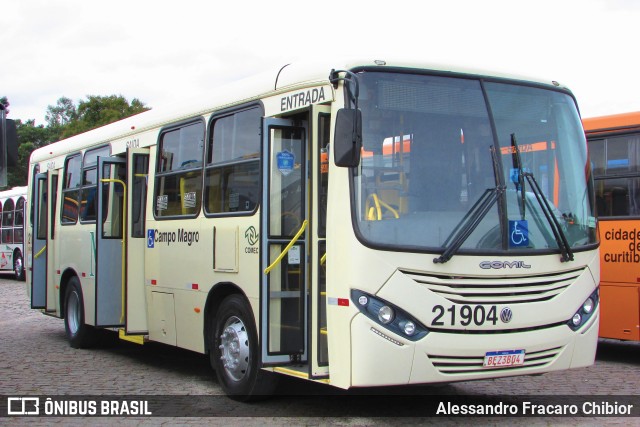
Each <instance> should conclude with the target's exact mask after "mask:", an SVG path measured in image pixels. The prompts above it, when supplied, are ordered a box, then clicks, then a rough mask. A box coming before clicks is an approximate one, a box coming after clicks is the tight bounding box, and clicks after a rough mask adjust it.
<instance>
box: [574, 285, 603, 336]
mask: <svg viewBox="0 0 640 427" xmlns="http://www.w3.org/2000/svg"><path fill="white" fill-rule="evenodd" d="M598 300H599V292H598V288H596V290H595V291H593V293H592V294H591V295H589V297H588V298H587V299H586V300H585V301H584V302H583V303H582V305H581V306H580V308H579V309H578V311H576V313H575V314H574V315H573V317H571V320H569V321H568V322H567V325H568V326H569V327H570V328H571V329H572V330H574V331H577V330H578V329H580V327H582V325H584V324H585V323H587V320H589V319H590V318H591V315H592V314H593V312H594V311H595V309H596V307H597V306H598Z"/></svg>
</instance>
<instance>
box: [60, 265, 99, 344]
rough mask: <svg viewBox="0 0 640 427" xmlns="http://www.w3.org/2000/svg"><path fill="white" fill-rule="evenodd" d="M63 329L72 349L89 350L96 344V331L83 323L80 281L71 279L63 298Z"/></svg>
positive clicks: (75, 278)
mask: <svg viewBox="0 0 640 427" xmlns="http://www.w3.org/2000/svg"><path fill="white" fill-rule="evenodd" d="M64 312H65V313H64V329H65V331H66V333H67V339H68V340H69V345H70V346H71V347H73V348H89V347H92V346H93V345H94V344H95V343H96V339H97V332H98V331H97V330H96V328H94V327H93V326H90V325H87V324H85V322H84V299H83V298H82V290H81V288H80V281H79V280H78V278H77V277H72V278H71V279H70V280H69V283H68V284H67V292H66V294H65V297H64Z"/></svg>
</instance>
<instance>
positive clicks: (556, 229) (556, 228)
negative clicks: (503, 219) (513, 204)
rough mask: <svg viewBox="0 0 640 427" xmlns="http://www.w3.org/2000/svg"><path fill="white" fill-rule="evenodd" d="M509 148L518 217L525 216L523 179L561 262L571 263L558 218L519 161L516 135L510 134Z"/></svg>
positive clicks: (570, 255)
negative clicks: (535, 201)
mask: <svg viewBox="0 0 640 427" xmlns="http://www.w3.org/2000/svg"><path fill="white" fill-rule="evenodd" d="M511 148H512V150H513V153H512V156H513V167H514V168H516V169H517V173H518V185H517V187H516V188H518V187H519V190H520V200H521V202H520V204H519V205H520V215H521V217H522V219H523V220H524V214H525V210H524V209H525V188H524V181H525V178H526V180H527V181H528V182H529V186H530V187H531V191H532V192H533V194H534V196H536V200H537V201H538V204H539V205H540V208H541V209H542V213H544V216H545V217H546V218H547V222H548V223H549V226H550V227H551V231H552V232H553V236H554V237H555V239H556V242H557V243H558V248H560V253H561V255H562V262H566V261H573V251H572V250H571V246H570V245H569V241H568V240H567V236H566V235H565V234H564V231H562V226H561V225H560V222H559V221H558V218H556V216H555V215H554V214H553V210H552V209H551V206H550V205H549V201H548V200H547V198H546V197H545V196H544V194H543V193H542V190H541V189H540V186H539V185H538V181H536V177H535V176H534V175H533V173H531V172H530V171H525V170H524V168H523V167H522V160H521V159H520V148H519V147H518V143H517V142H516V134H515V133H512V134H511Z"/></svg>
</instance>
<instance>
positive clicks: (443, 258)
mask: <svg viewBox="0 0 640 427" xmlns="http://www.w3.org/2000/svg"><path fill="white" fill-rule="evenodd" d="M491 156H492V158H493V168H494V172H496V168H497V167H498V166H497V165H498V164H497V162H498V159H497V154H496V150H495V147H493V146H492V147H491ZM502 193H504V187H501V186H499V185H496V188H487V189H486V190H484V193H482V195H481V196H480V198H478V200H477V201H476V202H475V203H474V204H473V206H471V209H469V211H468V212H467V213H466V214H465V215H464V217H463V218H462V220H460V222H459V223H458V225H456V227H455V228H454V229H453V231H452V232H451V234H449V237H447V240H445V241H444V246H445V250H444V252H443V253H442V255H440V256H439V257H437V258H434V259H433V262H434V263H436V264H444V263H445V262H447V261H449V260H450V259H451V257H452V256H453V255H454V254H455V253H456V252H457V251H458V249H460V246H462V244H463V243H464V242H465V240H467V238H468V237H469V236H470V235H471V233H473V230H475V229H476V227H477V226H478V224H480V222H481V221H482V219H483V218H484V217H485V216H486V215H487V213H488V212H489V210H490V209H491V207H492V206H493V205H494V204H495V203H496V202H497V201H498V199H499V198H500V196H501V195H502Z"/></svg>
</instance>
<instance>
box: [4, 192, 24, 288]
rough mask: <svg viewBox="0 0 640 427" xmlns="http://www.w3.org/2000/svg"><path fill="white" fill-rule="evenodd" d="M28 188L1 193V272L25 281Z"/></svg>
mask: <svg viewBox="0 0 640 427" xmlns="http://www.w3.org/2000/svg"><path fill="white" fill-rule="evenodd" d="M26 199H27V187H13V188H12V189H10V190H5V191H0V218H2V224H1V226H0V272H4V271H8V272H13V275H14V277H15V279H16V280H24V277H25V274H24V255H23V254H24V212H25V207H26Z"/></svg>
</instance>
